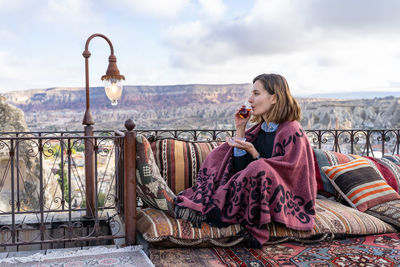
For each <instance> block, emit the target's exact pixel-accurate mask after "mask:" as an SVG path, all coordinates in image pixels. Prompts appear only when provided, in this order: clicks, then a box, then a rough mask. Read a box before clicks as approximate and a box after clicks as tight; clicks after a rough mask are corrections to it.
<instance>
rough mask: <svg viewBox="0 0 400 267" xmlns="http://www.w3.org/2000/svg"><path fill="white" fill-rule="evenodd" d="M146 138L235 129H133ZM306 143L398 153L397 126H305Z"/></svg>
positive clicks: (225, 133) (218, 135)
mask: <svg viewBox="0 0 400 267" xmlns="http://www.w3.org/2000/svg"><path fill="white" fill-rule="evenodd" d="M137 132H138V133H141V134H143V135H145V136H146V137H147V138H149V140H157V139H162V138H174V139H181V140H190V141H195V142H201V141H210V140H220V141H224V140H225V138H226V137H230V136H234V135H235V130H233V129H231V130H217V129H206V130H192V129H189V130H188V129H181V130H158V129H157V130H155V129H148V130H137ZM305 132H306V133H307V136H308V138H309V141H310V144H311V145H312V146H313V147H315V148H319V149H325V150H330V151H335V152H340V153H346V154H347V153H348V154H358V155H361V156H377V157H379V156H381V155H384V154H399V152H400V129H385V130H382V129H367V130H362V129H350V130H305Z"/></svg>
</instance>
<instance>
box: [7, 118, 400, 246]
mask: <svg viewBox="0 0 400 267" xmlns="http://www.w3.org/2000/svg"><path fill="white" fill-rule="evenodd" d="M125 125H126V128H127V130H125V131H115V133H114V132H113V131H96V132H95V136H94V137H84V136H83V132H81V131H73V132H18V133H17V132H3V133H0V248H7V247H13V248H15V247H16V248H17V250H18V249H19V248H20V247H21V246H30V247H29V249H33V247H32V245H36V247H34V248H35V249H44V248H53V247H57V246H58V247H59V245H58V244H60V243H61V244H63V245H64V246H66V245H65V244H66V243H68V242H70V243H71V242H72V243H79V244H82V242H86V243H85V244H86V245H88V244H89V245H90V244H92V243H93V242H94V241H96V242H98V241H99V240H111V239H117V238H125V241H126V244H134V243H135V242H136V239H135V238H136V190H135V189H136V176H135V175H136V171H135V170H136V161H135V158H136V142H135V140H136V134H137V133H140V134H143V135H145V136H146V137H148V138H149V140H150V141H154V140H158V139H163V138H174V139H181V140H188V141H194V142H204V141H211V140H213V141H218V140H220V141H223V140H225V138H226V137H229V136H233V135H234V134H235V130H231V129H230V130H217V129H211V130H210V129H199V130H192V129H190V130H185V129H184V130H151V129H149V130H135V129H134V127H135V125H134V123H133V122H132V121H130V122H129V121H127V122H126V123H125ZM306 133H307V136H308V137H309V140H310V143H311V145H312V146H314V147H315V148H320V149H326V150H332V151H337V152H341V153H351V154H359V155H365V156H377V157H378V156H380V155H383V154H400V153H399V152H400V151H399V150H400V129H389V130H378V129H373V130H306ZM89 138H90V141H91V142H93V147H94V153H95V187H96V188H95V190H93V191H94V192H95V193H96V196H95V199H96V201H95V207H94V209H95V210H94V211H93V212H92V214H94V217H92V218H88V217H86V216H85V215H86V212H85V211H86V203H85V199H86V197H87V196H86V188H85V182H84V179H85V177H84V173H85V172H84V167H85V166H84V158H83V153H84V142H85V140H87V139H89ZM119 217H120V218H121V219H122V221H123V224H122V222H121V221H119V220H118V218H119ZM104 242H105V241H104ZM67 246H71V245H67Z"/></svg>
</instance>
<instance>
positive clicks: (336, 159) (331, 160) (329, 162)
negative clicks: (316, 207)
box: [314, 148, 356, 196]
mask: <svg viewBox="0 0 400 267" xmlns="http://www.w3.org/2000/svg"><path fill="white" fill-rule="evenodd" d="M314 155H315V159H316V161H317V165H318V169H317V168H316V176H317V184H318V185H319V184H320V183H321V182H322V188H321V186H318V191H319V192H318V193H328V194H330V195H333V196H334V195H336V190H335V188H334V187H333V186H332V184H331V182H330V181H329V178H328V177H327V176H326V174H325V172H324V171H323V170H322V167H327V166H334V165H338V164H342V163H346V162H349V161H351V160H353V159H355V158H356V156H355V155H346V154H341V153H338V152H332V151H327V150H323V149H317V148H314ZM321 180H322V181H321Z"/></svg>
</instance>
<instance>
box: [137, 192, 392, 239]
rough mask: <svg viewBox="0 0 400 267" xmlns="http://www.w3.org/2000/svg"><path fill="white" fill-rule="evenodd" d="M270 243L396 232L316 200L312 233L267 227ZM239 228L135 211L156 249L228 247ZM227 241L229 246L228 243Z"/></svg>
mask: <svg viewBox="0 0 400 267" xmlns="http://www.w3.org/2000/svg"><path fill="white" fill-rule="evenodd" d="M268 229H269V232H270V242H276V241H277V240H282V241H284V240H287V239H292V240H299V241H301V240H303V241H305V240H315V238H317V237H321V236H323V235H324V234H333V235H339V236H340V235H369V234H380V233H393V232H395V231H396V230H395V229H394V228H393V227H392V226H390V225H389V224H387V223H385V222H383V221H381V220H379V219H378V218H375V217H373V216H370V215H368V214H365V213H362V212H360V211H358V210H356V209H353V208H350V207H347V206H344V205H342V204H340V203H337V202H333V201H329V200H322V199H317V201H316V219H315V225H314V228H313V229H312V230H311V231H297V230H291V229H288V228H286V227H285V226H284V225H283V224H280V223H274V222H272V223H269V224H268ZM241 230H242V228H241V226H240V225H239V224H236V225H231V226H229V227H226V228H222V229H218V228H215V227H210V226H209V225H207V224H206V223H203V225H202V228H201V229H199V228H193V227H192V226H191V224H190V223H189V222H188V221H185V220H181V219H178V220H177V219H174V218H171V217H169V216H166V215H165V214H164V213H163V212H162V211H160V210H156V209H152V208H149V209H143V210H139V211H138V231H139V232H140V233H142V234H143V237H144V239H145V240H146V241H148V242H149V243H153V244H157V245H160V244H162V245H168V246H176V245H184V246H198V245H200V244H202V245H204V244H205V243H209V244H210V245H219V246H230V245H233V244H236V243H238V242H240V241H241V240H243V238H241V237H239V235H238V233H239V232H240V231H241ZM227 240H228V242H227Z"/></svg>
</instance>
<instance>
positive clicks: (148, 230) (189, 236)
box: [137, 208, 244, 246]
mask: <svg viewBox="0 0 400 267" xmlns="http://www.w3.org/2000/svg"><path fill="white" fill-rule="evenodd" d="M137 229H138V231H139V232H140V233H141V234H142V235H143V238H144V239H145V240H146V241H147V242H149V243H153V244H154V243H157V244H158V245H164V246H176V245H179V246H198V245H209V246H232V245H236V244H237V243H239V242H241V241H242V240H243V239H244V238H243V237H242V236H240V235H239V233H240V232H241V231H242V230H243V228H242V227H241V226H240V224H233V225H230V226H227V227H224V228H217V227H212V226H210V225H209V224H207V223H202V225H201V228H194V227H192V224H191V223H190V222H189V221H187V220H182V219H175V218H173V217H170V216H167V215H166V214H165V213H164V212H163V211H161V210H158V209H153V208H146V209H138V213H137Z"/></svg>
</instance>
